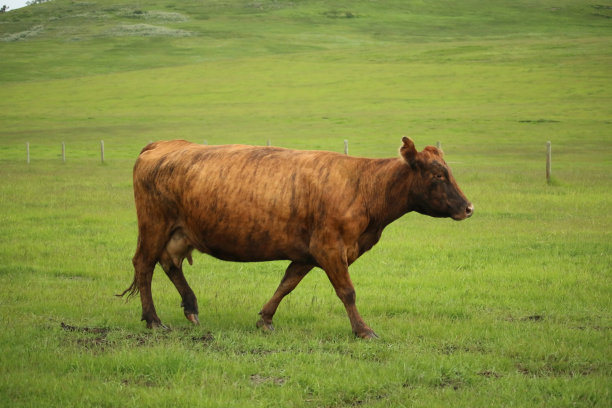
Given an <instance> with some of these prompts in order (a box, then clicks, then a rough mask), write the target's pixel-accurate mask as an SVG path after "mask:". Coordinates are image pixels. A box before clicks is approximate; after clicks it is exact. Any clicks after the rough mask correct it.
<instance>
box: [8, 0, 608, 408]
mask: <svg viewBox="0 0 612 408" xmlns="http://www.w3.org/2000/svg"><path fill="white" fill-rule="evenodd" d="M611 18H612V2H610V1H607V0H595V1H593V2H583V1H577V0H576V1H570V0H558V1H549V0H541V1H537V2H534V1H512V2H508V1H476V0H466V1H442V0H437V1H418V0H414V1H412V0H408V1H366V0H358V1H331V2H330V1H310V0H303V1H278V0H277V1H273V0H270V1H267V0H261V1H238V0H225V1H195V0H180V1H179V0H177V1H170V0H169V1H156V0H153V1H137V2H127V1H125V2H122V1H112V0H111V1H95V0H90V1H77V0H53V1H50V2H48V3H45V4H41V5H36V6H30V7H26V8H24V9H18V10H15V11H10V12H8V13H3V14H0V112H2V113H1V115H0V125H1V126H0V210H1V212H0V214H1V215H0V261H2V262H0V323H1V324H2V327H3V330H2V331H1V334H0V350H2V353H0V405H1V406H5V405H6V406H62V407H64V406H96V407H97V406H143V405H144V406H170V405H173V406H187V405H189V406H244V407H250V406H253V407H257V406H296V407H299V406H304V407H311V406H312V407H315V406H316V407H319V406H329V407H331V406H336V407H355V406H380V407H384V406H423V407H432V406H453V407H455V406H459V407H460V406H465V407H475V406H482V407H485V406H486V407H488V406H521V407H522V406H567V407H569V406H585V407H587V406H588V407H591V406H601V407H608V406H610V405H611V400H612V397H611V396H610V387H609V384H610V379H611V377H612V370H611V368H612V367H611V365H610V361H612V353H611V350H610V346H609V345H610V327H612V315H611V313H610V310H611V307H612V304H611V299H612V296H611V295H612V291H611V287H610V278H611V274H610V270H611V265H612V262H611V257H610V252H611V249H612V248H611V246H612V245H611V242H612V241H611V237H610V230H611V229H612V217H611V216H610V215H609V213H610V206H611V203H612V193H611V192H610V185H611V183H612V176H611V174H612V173H611V169H612V160H611V157H612V138H611V137H610V135H611V134H612V126H611V125H612V94H611V91H610V89H612V76H611V75H610V67H611V66H612V19H611ZM402 135H409V136H412V137H413V138H414V139H415V141H416V143H417V147H418V148H419V149H422V148H423V147H424V146H425V145H427V144H435V143H436V141H440V142H441V143H442V147H443V148H444V150H445V152H446V158H447V161H448V162H449V163H450V165H451V166H452V168H453V171H454V173H455V175H456V177H457V179H458V182H459V184H460V186H461V187H462V189H463V191H464V192H465V193H466V195H467V196H468V197H469V198H470V199H471V200H472V201H473V202H474V204H475V206H476V212H475V215H474V217H472V218H471V219H470V220H468V221H465V222H461V223H455V222H451V221H450V220H434V219H431V218H427V217H423V216H419V215H416V214H409V215H407V216H405V217H403V218H402V219H400V220H398V221H397V222H396V223H394V224H392V225H391V226H390V227H389V228H388V229H387V230H385V233H384V234H383V238H382V240H381V242H380V243H379V244H378V245H377V246H376V247H375V248H374V249H373V250H372V251H371V253H368V254H366V255H364V256H363V257H362V258H361V259H360V260H359V261H358V262H356V263H355V264H354V265H353V266H352V267H351V276H352V279H353V281H354V282H355V285H356V290H357V299H358V300H357V303H358V306H359V309H360V311H361V314H362V315H363V317H364V319H365V320H366V322H368V323H369V324H370V325H371V326H372V327H373V328H374V330H376V331H377V333H378V334H379V335H381V339H380V340H378V341H374V342H363V341H358V340H356V339H353V338H352V336H351V334H350V328H349V325H348V319H347V318H346V315H345V313H344V309H343V307H342V305H341V303H340V301H339V300H338V299H337V298H336V296H335V294H334V292H333V289H332V287H331V285H330V284H329V282H328V281H327V278H326V277H325V275H324V274H323V273H322V272H321V271H318V270H314V271H313V272H311V273H310V275H309V276H307V277H306V278H305V279H304V281H303V283H301V284H300V286H299V287H298V288H297V289H296V290H295V291H294V292H293V293H292V294H291V295H290V296H289V297H288V298H287V299H286V300H285V301H284V302H283V303H282V304H281V306H280V307H279V312H278V313H277V316H276V317H275V324H276V327H277V330H276V332H275V333H273V334H272V335H264V334H262V333H259V332H258V331H257V330H256V329H255V321H256V320H257V319H256V317H257V315H256V314H257V312H258V311H259V309H260V307H261V306H262V305H263V304H264V303H265V302H266V300H267V299H268V298H269V297H270V296H271V295H272V293H273V290H274V288H275V287H276V285H277V284H278V281H279V280H280V278H281V276H282V271H283V269H284V268H285V267H286V263H284V262H275V263H264V264H234V263H227V262H220V261H216V260H214V259H212V258H210V257H207V256H203V255H200V256H196V257H195V259H194V261H195V262H194V266H193V267H187V268H186V276H187V279H188V281H189V282H190V283H191V285H192V287H193V288H194V291H195V292H196V295H198V297H199V301H200V306H201V313H200V320H201V322H202V325H201V326H200V327H194V328H192V327H190V326H188V322H187V321H186V320H185V319H184V317H183V315H182V312H181V309H180V308H179V306H178V305H179V303H180V300H179V297H178V295H177V294H176V292H175V290H174V288H173V287H172V285H171V284H170V282H169V281H168V279H166V277H165V276H164V273H163V272H162V271H161V270H158V271H157V272H156V275H155V278H154V288H153V294H154V299H155V301H156V305H157V309H158V312H159V314H160V317H161V318H162V320H163V321H164V322H165V323H166V324H168V325H169V326H171V327H172V328H173V329H174V330H172V331H170V332H161V331H157V332H151V331H148V330H146V329H145V328H144V327H143V324H142V323H141V322H139V321H138V319H139V316H140V306H139V304H138V303H139V302H138V301H132V302H129V303H125V302H123V301H121V300H119V299H116V298H115V297H114V296H113V294H114V293H118V292H120V291H122V290H123V289H124V288H125V287H127V285H128V284H129V282H130V280H131V276H132V266H131V261H130V259H131V256H132V255H133V251H134V249H135V241H136V217H135V212H134V205H133V198H132V189H131V168H132V165H133V162H134V160H135V158H136V156H137V155H138V152H139V151H140V149H141V148H142V146H143V145H144V144H146V143H148V142H149V141H151V140H159V139H175V138H184V139H188V140H192V141H194V142H200V143H203V142H204V141H206V142H207V143H209V144H221V143H251V144H261V145H263V144H265V143H266V141H267V140H271V142H272V144H274V145H278V146H285V147H292V148H305V149H325V150H335V151H342V148H343V140H348V141H349V151H350V154H352V155H360V156H370V157H389V156H394V155H396V154H397V149H398V148H399V145H400V139H401V136H402ZM100 140H104V143H105V148H106V152H105V153H106V157H105V163H104V164H102V163H100ZM549 140H550V141H552V146H553V179H552V181H551V182H550V183H546V180H545V178H544V165H545V156H544V153H545V144H546V141H549ZM26 142H27V143H29V145H30V156H31V162H30V163H29V164H27V163H26V151H25V150H26ZM62 142H64V143H65V146H66V162H65V163H64V162H63V161H62V158H61V143H62Z"/></svg>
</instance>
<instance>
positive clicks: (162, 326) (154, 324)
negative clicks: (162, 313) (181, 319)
mask: <svg viewBox="0 0 612 408" xmlns="http://www.w3.org/2000/svg"><path fill="white" fill-rule="evenodd" d="M147 329H163V330H170V328H169V327H168V326H166V325H165V324H163V323H162V322H150V323H147Z"/></svg>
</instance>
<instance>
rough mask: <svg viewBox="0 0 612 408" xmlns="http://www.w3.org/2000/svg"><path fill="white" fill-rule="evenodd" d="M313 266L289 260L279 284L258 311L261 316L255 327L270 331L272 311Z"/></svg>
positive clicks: (273, 311) (271, 328) (274, 311)
mask: <svg viewBox="0 0 612 408" xmlns="http://www.w3.org/2000/svg"><path fill="white" fill-rule="evenodd" d="M312 268H314V266H313V265H305V264H300V263H296V262H291V264H289V267H288V268H287V270H286V271H285V276H283V279H282V280H281V283H280V285H278V288H277V289H276V292H274V295H273V296H272V298H271V299H270V300H269V301H268V303H266V304H265V305H264V306H263V307H262V308H261V311H260V312H259V315H260V316H261V318H260V319H259V320H258V321H257V327H259V328H261V329H262V330H264V331H272V330H274V327H273V326H272V318H273V317H274V313H276V309H277V308H278V305H279V304H280V302H281V300H283V298H284V297H285V296H287V295H288V294H289V293H291V291H292V290H293V289H295V287H296V286H297V285H298V283H300V281H301V280H302V279H303V278H304V276H306V274H307V273H308V272H310V270H311V269H312Z"/></svg>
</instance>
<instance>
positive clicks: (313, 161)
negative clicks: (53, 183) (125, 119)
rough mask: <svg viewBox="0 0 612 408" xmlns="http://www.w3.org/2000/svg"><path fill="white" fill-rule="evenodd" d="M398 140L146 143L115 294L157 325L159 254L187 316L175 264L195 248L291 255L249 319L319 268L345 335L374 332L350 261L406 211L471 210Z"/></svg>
mask: <svg viewBox="0 0 612 408" xmlns="http://www.w3.org/2000/svg"><path fill="white" fill-rule="evenodd" d="M402 141H403V144H402V146H401V147H400V155H399V156H398V157H395V158H389V159H368V158H357V157H349V156H346V155H341V154H337V153H332V152H321V151H300V150H290V149H282V148H278V147H256V146H244V145H226V146H203V145H197V144H193V143H189V142H186V141H181V140H175V141H168V142H157V143H152V144H150V145H148V146H147V147H145V148H144V149H143V150H142V152H141V153H140V156H139V157H138V159H137V161H136V164H135V166H134V197H135V201H136V211H137V215H138V244H137V248H136V254H135V255H134V258H133V264H134V270H135V273H134V281H133V283H132V285H131V286H130V288H128V289H127V290H126V291H125V292H124V293H123V294H125V293H130V294H135V293H138V292H139V293H140V299H141V302H142V320H145V321H146V322H147V327H155V326H160V325H161V324H162V323H161V320H160V319H159V317H158V316H157V313H156V311H155V307H154V304H153V298H152V296H151V279H152V276H153V269H154V268H155V265H156V264H157V263H159V264H160V265H161V266H162V268H163V269H164V271H165V272H166V274H167V275H168V277H169V278H170V280H171V281H172V282H173V283H174V285H175V286H176V289H177V290H178V292H179V293H180V295H181V297H182V306H183V309H184V313H185V316H186V317H187V318H188V319H189V320H190V321H192V322H194V323H197V322H198V303H197V300H196V296H195V294H194V293H193V291H192V290H191V287H190V286H189V284H188V283H187V281H186V280H185V276H184V275H183V269H182V265H183V260H184V259H185V258H187V260H188V261H189V263H191V262H192V260H191V252H192V251H193V250H194V249H197V250H198V251H200V252H203V253H207V254H210V255H212V256H214V257H217V258H219V259H224V260H228V261H242V262H253V261H271V260H289V261H291V263H290V264H289V267H288V268H287V270H286V272H285V276H284V277H283V279H282V280H281V283H280V285H279V287H278V288H277V290H276V292H275V293H274V295H273V296H272V298H271V299H270V301H268V303H266V304H265V305H264V306H263V308H262V309H261V312H260V313H259V314H260V315H261V318H260V319H259V321H258V323H257V325H258V326H259V327H261V328H262V329H264V330H271V329H272V317H273V316H274V313H275V312H276V309H277V307H278V305H279V303H280V302H281V300H282V299H283V297H285V296H286V295H287V294H288V293H289V292H291V291H292V290H293V289H294V288H295V287H296V286H297V284H298V283H299V282H300V281H301V279H302V278H303V277H304V276H305V275H306V274H307V273H308V272H309V271H310V270H311V269H312V268H314V267H320V268H322V269H323V270H324V271H325V273H326V274H327V276H328V277H329V280H330V281H331V283H332V285H333V287H334V289H335V290H336V293H337V295H338V297H339V298H340V299H341V300H342V302H343V303H344V306H345V307H346V310H347V313H348V316H349V319H350V322H351V326H352V329H353V332H354V333H355V334H356V335H358V336H360V337H364V338H369V337H374V336H376V335H375V333H374V332H373V331H372V329H370V328H369V327H368V326H367V325H366V324H365V322H364V321H363V319H362V318H361V316H360V315H359V312H358V311H357V308H356V306H355V290H354V288H353V284H352V283H351V279H350V277H349V273H348V267H349V265H350V264H351V263H353V262H354V261H355V260H356V259H357V258H358V257H359V256H361V255H362V254H363V253H364V252H366V251H367V250H369V249H370V248H372V246H373V245H374V244H376V242H378V240H379V238H380V236H381V233H382V231H383V229H384V228H385V227H386V226H387V225H388V224H389V223H391V222H392V221H394V220H395V219H397V218H399V217H401V216H402V215H404V214H406V213H407V212H410V211H417V212H419V213H422V214H425V215H430V216H434V217H450V218H453V219H455V220H462V219H465V218H468V217H470V216H471V215H472V212H473V206H472V204H471V203H470V202H469V201H468V200H467V199H466V198H465V196H464V195H463V193H462V192H461V190H460V189H459V187H458V186H457V184H456V182H455V179H454V178H453V176H452V173H451V171H450V169H449V168H448V166H447V165H446V163H445V161H444V158H443V156H442V153H441V151H439V150H438V149H436V148H435V147H431V146H429V147H426V148H425V149H424V150H423V151H422V152H417V150H416V148H415V146H414V143H413V142H412V140H411V139H409V138H406V137H405V138H403V139H402Z"/></svg>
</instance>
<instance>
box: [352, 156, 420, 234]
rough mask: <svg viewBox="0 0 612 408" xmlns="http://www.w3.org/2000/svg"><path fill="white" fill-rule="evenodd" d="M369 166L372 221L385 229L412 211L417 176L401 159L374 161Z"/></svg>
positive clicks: (369, 208)
mask: <svg viewBox="0 0 612 408" xmlns="http://www.w3.org/2000/svg"><path fill="white" fill-rule="evenodd" d="M368 167H370V169H369V171H368V173H369V176H370V177H368V184H369V185H368V186H367V191H364V194H365V195H366V197H367V198H366V205H367V207H368V212H369V214H370V219H371V222H372V223H374V224H377V225H378V226H379V227H380V228H384V227H385V226H387V225H388V224H390V223H391V222H393V221H395V220H396V219H398V218H399V217H401V216H402V215H404V214H406V213H407V212H410V211H412V209H413V208H412V207H413V202H414V191H415V188H416V186H415V181H416V178H415V177H414V173H413V170H412V169H411V168H410V166H409V165H408V164H407V163H406V162H404V161H403V160H402V159H401V158H397V159H379V160H372V161H371V162H370V164H369V166H368Z"/></svg>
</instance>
